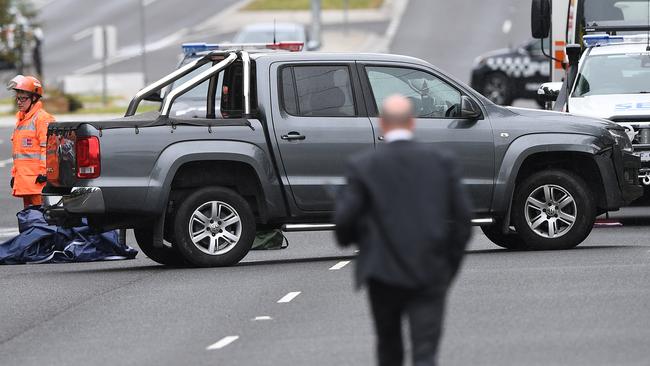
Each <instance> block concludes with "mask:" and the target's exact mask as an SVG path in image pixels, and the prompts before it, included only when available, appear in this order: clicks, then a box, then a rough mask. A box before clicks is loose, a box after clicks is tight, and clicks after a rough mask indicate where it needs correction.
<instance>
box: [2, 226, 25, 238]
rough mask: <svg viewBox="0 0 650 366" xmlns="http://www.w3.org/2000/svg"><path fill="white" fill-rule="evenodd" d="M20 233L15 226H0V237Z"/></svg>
mask: <svg viewBox="0 0 650 366" xmlns="http://www.w3.org/2000/svg"><path fill="white" fill-rule="evenodd" d="M18 234H20V232H19V231H18V229H17V228H15V227H11V228H0V238H7V237H10V236H16V235H18Z"/></svg>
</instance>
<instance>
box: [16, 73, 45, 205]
mask: <svg viewBox="0 0 650 366" xmlns="http://www.w3.org/2000/svg"><path fill="white" fill-rule="evenodd" d="M7 89H8V90H13V91H14V92H15V93H16V105H17V106H18V113H16V119H17V121H16V128H15V129H14V132H13V134H12V136H11V142H12V153H13V159H14V166H13V168H12V169H11V182H10V185H11V188H12V189H13V192H12V193H13V195H14V196H16V197H22V199H23V204H24V206H25V208H27V207H29V206H32V205H41V203H42V202H41V191H42V190H43V187H44V186H45V182H47V175H46V170H45V158H46V154H45V153H46V148H47V125H48V124H49V123H50V122H53V121H54V117H52V116H51V115H50V114H49V113H47V112H46V111H45V109H43V104H42V103H41V101H40V99H41V97H42V96H43V86H42V84H41V82H40V81H39V80H38V79H36V78H35V77H33V76H23V75H18V76H16V77H15V78H13V79H12V80H11V81H10V82H9V84H8V85H7Z"/></svg>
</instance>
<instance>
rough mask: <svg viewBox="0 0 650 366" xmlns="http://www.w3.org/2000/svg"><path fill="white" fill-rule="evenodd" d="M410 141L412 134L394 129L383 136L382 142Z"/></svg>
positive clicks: (400, 129) (402, 129)
mask: <svg viewBox="0 0 650 366" xmlns="http://www.w3.org/2000/svg"><path fill="white" fill-rule="evenodd" d="M410 140H413V132H411V131H409V130H407V129H405V128H396V129H394V130H390V131H388V132H387V133H386V134H384V141H386V142H395V141H410Z"/></svg>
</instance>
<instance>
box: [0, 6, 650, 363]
mask: <svg viewBox="0 0 650 366" xmlns="http://www.w3.org/2000/svg"><path fill="white" fill-rule="evenodd" d="M163 1H164V0H159V2H160V3H162V2H163ZM59 2H61V3H63V2H64V0H57V1H54V2H52V3H51V4H50V5H47V6H46V8H47V7H51V6H54V5H55V4H57V3H59ZM89 3H90V2H89ZM115 3H116V4H117V3H124V2H120V1H116V2H115ZM157 3H158V2H155V3H154V4H157ZM452 4H455V5H452ZM434 5H435V6H432V5H431V3H430V2H428V1H425V0H419V1H416V0H413V1H411V2H410V4H409V6H408V8H407V10H406V12H405V18H404V19H403V21H402V23H401V25H400V27H399V28H398V31H397V33H396V35H395V39H394V41H393V44H392V50H393V51H395V52H400V53H405V54H409V55H414V56H418V57H422V58H425V59H428V60H429V61H431V62H433V63H434V64H436V65H438V66H440V67H442V68H443V69H446V70H448V71H449V72H451V73H453V74H454V75H456V76H458V77H459V78H461V79H464V80H466V78H467V77H468V75H469V74H468V72H469V68H470V67H471V59H472V58H473V57H475V56H476V55H478V54H479V53H481V52H482V51H484V50H488V49H490V48H497V47H502V46H504V44H507V43H508V42H518V41H522V40H525V36H526V35H527V34H528V33H527V31H528V30H527V25H525V24H523V23H522V24H519V23H518V22H519V21H522V22H523V21H524V20H526V19H527V18H528V15H529V14H528V13H529V9H528V4H524V5H518V4H517V2H516V1H514V0H495V1H490V2H470V1H468V0H458V1H454V2H447V1H442V0H439V1H435V4H434ZM511 5H517V7H516V9H515V10H514V11H513V12H511V13H508V11H509V10H508V11H504V10H503V9H509V6H511ZM92 9H93V8H92V7H89V8H87V10H92ZM107 11H108V10H107ZM102 12H103V11H102ZM449 14H457V16H449ZM513 14H514V15H513ZM506 15H507V16H508V17H509V18H510V19H512V21H513V34H515V32H516V34H517V37H519V39H515V37H514V36H513V35H504V34H503V33H502V32H501V25H502V23H503V21H504V20H506V19H504V18H505V17H506ZM71 32H72V31H71ZM450 34H451V35H453V38H454V39H446V38H445V37H449V35H450ZM511 38H512V39H511ZM463 42H468V43H469V45H467V44H465V43H463ZM463 44H465V45H464V46H463ZM423 45H426V46H423ZM10 132H11V130H10V129H7V128H0V140H3V142H2V143H0V161H3V160H5V159H7V158H9V157H10V148H9V135H10ZM9 168H10V165H6V166H4V167H2V166H0V207H2V208H3V209H2V211H1V212H0V229H3V228H10V227H14V225H15V217H14V213H15V212H16V211H17V210H18V209H19V208H20V202H19V200H17V199H14V198H11V197H10V196H9V190H8V186H7V185H6V184H3V183H2V182H7V183H8V176H9V171H8V169H9ZM639 216H642V217H644V219H642V220H639V219H637V218H638V217H639ZM612 217H614V218H620V219H622V221H623V224H624V226H622V227H612V228H603V229H594V231H593V232H592V234H591V235H590V236H589V238H588V239H587V240H586V241H585V243H583V244H582V245H580V246H579V247H577V248H576V249H573V250H565V251H540V252H511V251H506V250H503V249H499V248H497V247H496V246H494V245H493V244H491V243H489V242H488V240H487V239H486V238H485V237H484V236H483V235H482V234H480V232H479V231H478V230H476V231H475V235H474V238H473V240H472V242H471V244H470V247H469V250H468V252H467V256H466V259H465V262H464V266H463V268H462V270H461V273H460V276H459V277H458V278H457V280H456V282H455V285H454V287H453V289H452V291H451V294H450V297H449V299H448V308H447V313H446V323H445V334H444V338H443V342H442V345H441V355H440V358H441V359H440V360H441V364H443V365H603V366H604V365H648V360H650V349H648V339H650V312H648V304H650V291H648V286H647V284H648V283H649V282H650V243H649V241H648V235H649V234H650V229H649V228H648V227H647V226H645V224H647V223H648V218H649V217H650V211H648V209H647V208H646V207H634V208H628V209H625V210H623V212H621V213H615V214H613V215H612ZM0 234H1V232H0ZM288 237H289V240H290V246H289V248H288V249H284V250H279V251H258V252H251V253H250V254H249V255H248V256H247V257H246V258H245V259H244V261H243V262H242V263H241V264H240V265H237V266H234V267H229V268H215V269H170V268H165V267H162V266H159V265H156V264H155V263H154V262H152V261H151V260H149V259H148V258H146V257H144V256H143V255H142V254H138V256H137V258H136V259H134V260H129V261H117V262H102V263H80V264H58V265H54V264H45V265H17V266H0V288H1V289H3V290H4V294H3V296H1V297H0V323H1V324H2V325H1V326H0V365H42V364H46V365H114V364H121V365H179V364H184V365H185V364H187V365H208V364H210V365H212V364H217V365H288V364H294V365H331V364H338V365H368V364H372V363H373V361H374V356H373V347H374V346H373V342H374V338H373V337H374V335H373V331H372V327H371V322H370V316H369V311H368V307H367V303H366V299H365V293H364V292H363V291H361V292H356V291H355V290H354V286H353V282H352V272H353V268H354V255H355V253H354V250H353V249H345V250H343V249H339V248H337V247H336V245H335V244H334V241H333V237H332V234H331V233H329V232H316V233H293V234H289V235H288ZM5 238H6V237H5ZM5 238H3V237H0V240H3V239H5ZM128 243H129V244H130V245H132V246H134V247H137V244H136V243H135V242H134V240H133V238H132V237H131V236H129V239H128ZM345 261H351V262H350V263H349V264H346V265H344V266H343V264H342V263H341V262H345ZM337 264H338V267H340V266H343V267H342V268H340V269H338V270H330V268H332V267H333V266H336V265H337ZM296 292H300V293H299V294H298V295H297V296H295V297H294V298H293V299H291V301H289V302H282V303H278V301H279V300H280V299H282V298H285V296H287V295H288V294H290V293H296ZM235 337H238V338H235Z"/></svg>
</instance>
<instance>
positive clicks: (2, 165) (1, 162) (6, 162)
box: [0, 159, 14, 168]
mask: <svg viewBox="0 0 650 366" xmlns="http://www.w3.org/2000/svg"><path fill="white" fill-rule="evenodd" d="M13 163H14V159H5V160H0V168H5V167H6V166H7V165H11V164H13Z"/></svg>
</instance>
